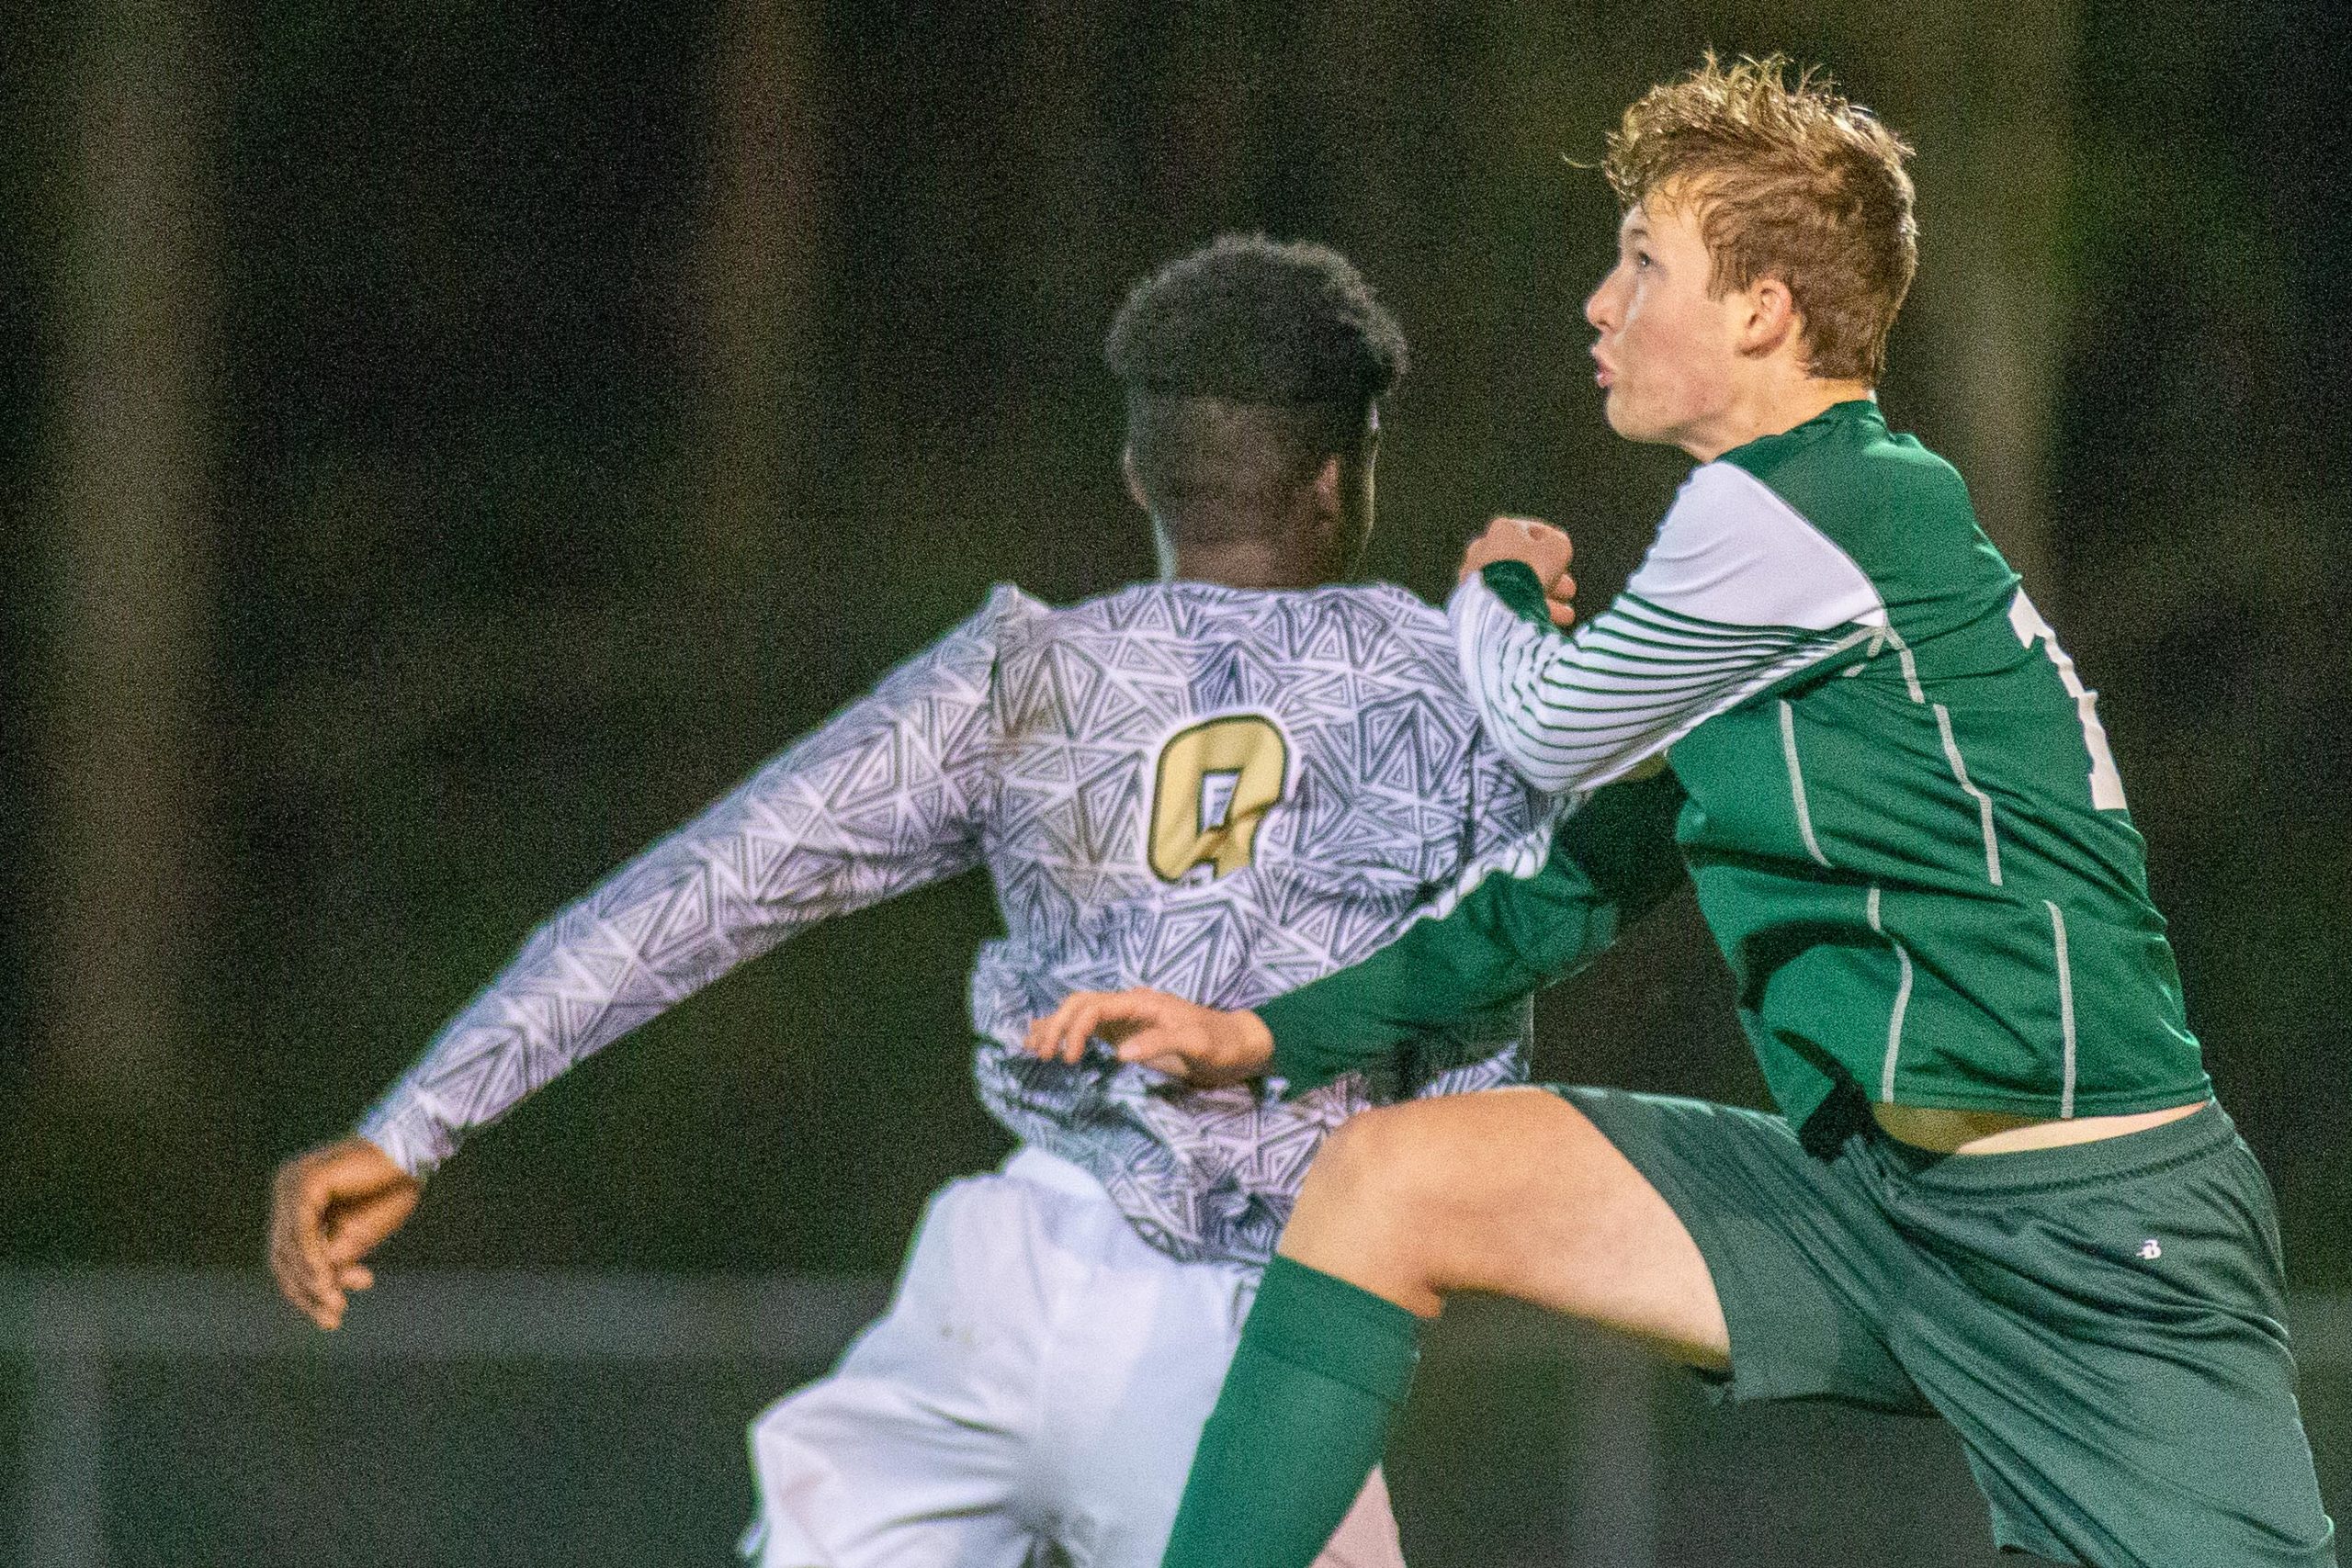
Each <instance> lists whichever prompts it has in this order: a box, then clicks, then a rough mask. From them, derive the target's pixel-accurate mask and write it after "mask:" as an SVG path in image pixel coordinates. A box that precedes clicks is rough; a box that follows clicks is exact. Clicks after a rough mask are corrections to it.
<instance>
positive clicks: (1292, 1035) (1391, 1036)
mask: <svg viewBox="0 0 2352 1568" xmlns="http://www.w3.org/2000/svg"><path fill="white" fill-rule="evenodd" d="M1681 803H1682V790H1681V786H1680V784H1678V783H1677V782H1676V780H1675V779H1674V776H1673V775H1672V774H1671V773H1666V772H1664V771H1660V772H1658V773H1656V774H1654V775H1651V776H1647V777H1645V778H1643V779H1641V780H1640V781H1638V782H1632V783H1627V784H1618V785H1614V786H1612V787H1611V788H1608V789H1604V790H1602V791H1600V793H1599V794H1597V795H1594V796H1593V797H1592V799H1591V800H1590V801H1589V802H1587V803H1586V804H1585V806H1584V807H1583V808H1582V809H1581V810H1579V811H1577V813H1575V814H1574V815H1573V816H1571V817H1569V818H1566V820H1565V821H1564V822H1562V824H1561V825H1560V828H1559V829H1558V831H1557V832H1556V833H1555V835H1554V836H1553V839H1552V841H1551V843H1550V845H1549V846H1548V849H1547V851H1546V852H1545V853H1544V856H1543V858H1542V860H1541V862H1540V863H1536V864H1530V865H1517V866H1504V867H1496V868H1490V869H1487V870H1486V871H1485V872H1484V873H1483V874H1479V875H1478V876H1477V878H1476V881H1475V882H1473V883H1472V884H1471V885H1470V886H1468V887H1467V888H1466V889H1464V890H1463V891H1461V892H1460V894H1459V896H1458V897H1455V898H1454V899H1453V901H1452V904H1451V907H1450V908H1445V907H1440V908H1435V909H1433V910H1432V911H1431V913H1430V915H1429V916H1427V917H1425V918H1424V919H1420V920H1418V921H1416V922H1415V923H1414V924H1412V925H1410V926H1408V927H1407V928H1406V930H1405V932H1404V934H1403V935H1401V936H1399V937H1398V938H1397V940H1396V941H1395V942H1391V943H1390V944H1389V945H1388V946H1386V947H1385V948H1383V949H1381V950H1380V951H1379V952H1378V953H1374V954H1373V955H1372V956H1371V957H1370V958H1367V959H1365V960H1364V961H1363V963H1361V964H1354V965H1352V966H1351V967H1350V968H1346V969H1342V970H1340V971H1338V972H1337V973H1335V974H1331V975H1327V976H1324V977H1323V978H1321V979H1319V980H1317V981H1314V982H1312V983H1311V984H1309V985H1306V986H1302V987H1299V988H1298V989H1297V990H1295V991H1292V992H1290V993H1289V994H1288V995H1286V996H1282V997H1277V998H1274V999H1273V1000H1272V1001H1270V1002H1267V1003H1265V1004H1264V1005H1262V1006H1261V1007H1260V1008H1259V1009H1257V1010H1256V1011H1254V1012H1230V1013H1228V1012H1220V1011H1218V1010H1215V1009H1212V1008H1204V1007H1201V1006H1199V1005H1197V1004H1195V1003H1193V1002H1188V1001H1185V1000H1183V999H1182V998H1176V997H1170V996H1167V995H1165V994H1163V993H1161V992H1158V991H1122V992H1116V993H1111V992H1081V993H1080V994H1079V995H1077V996H1073V997H1071V998H1069V999H1068V1000H1067V1001H1065V1002H1063V1004H1062V1005H1061V1007H1060V1008H1058V1009H1057V1010H1055V1011H1054V1012H1053V1013H1052V1014H1050V1015H1049V1016H1047V1017H1046V1018H1042V1019H1040V1020H1038V1021H1037V1022H1036V1023H1035V1024H1034V1025H1033V1026H1031V1029H1030V1034H1029V1048H1030V1050H1031V1051H1032V1052H1034V1053H1035V1054H1036V1055H1041V1056H1051V1057H1058V1058H1060V1059H1063V1060H1074V1059H1076V1056H1077V1055H1078V1054H1079V1053H1080V1052H1082V1051H1083V1050H1084V1048H1085V1044H1086V1042H1087V1040H1088V1038H1089V1037H1090V1036H1093V1037H1099V1038H1101V1039H1103V1040H1105V1041H1107V1042H1109V1043H1111V1044H1112V1045H1113V1046H1114V1048H1115V1049H1116V1050H1117V1052H1118V1054H1119V1055H1120V1057H1121V1058H1122V1059H1124V1060H1126V1061H1131V1062H1142V1063H1144V1064H1146V1065H1148V1066H1154V1067H1158V1068H1159V1069H1160V1070H1161V1071H1163V1072H1170V1073H1174V1074H1177V1075H1178V1076H1181V1077H1187V1078H1189V1079H1191V1080H1192V1081H1193V1082H1196V1083H1232V1082H1238V1081H1240V1080H1242V1079H1245V1078H1250V1077H1258V1076H1260V1075H1261V1074H1268V1073H1271V1074H1272V1075H1273V1076H1275V1077H1281V1078H1283V1080H1284V1081H1285V1083H1286V1084H1287V1085H1288V1087H1289V1089H1291V1090H1292V1091H1293V1092H1295V1091H1297V1090H1301V1089H1311V1088H1314V1087H1315V1086H1317V1085H1318V1084H1322V1083H1327V1082H1329V1081H1330V1080H1331V1079H1332V1078H1335V1077H1339V1076H1340V1074H1342V1073H1345V1072H1347V1071H1349V1070H1350V1069H1351V1068H1353V1067H1358V1066H1363V1065H1365V1064H1367V1063H1370V1062H1374V1061H1377V1060H1380V1059H1382V1058H1384V1057H1386V1056H1388V1055H1391V1054H1393V1053H1394V1052H1395V1051H1396V1050H1397V1047H1398V1046H1400V1045H1402V1044H1404V1043H1407V1042H1408V1041H1411V1040H1413V1039H1416V1038H1418V1037H1419V1036H1420V1035H1423V1034H1425V1033H1428V1032H1431V1031H1434V1030H1438V1029H1442V1028H1446V1027H1449V1026H1453V1025H1458V1024H1462V1023H1464V1022H1467V1021H1474V1020H1476V1019H1477V1018H1479V1017H1480V1016H1481V1015H1483V1014H1484V1013H1486V1012H1487V1011H1489V1010H1493V1009H1495V1008H1498V1007H1505V1006H1510V1005H1511V1004H1514V1003H1516V1002H1517V1001H1518V1000H1519V998H1521V997H1524V996H1525V995H1526V994H1527V993H1528V992H1529V991H1532V990H1533V989H1535V988H1536V987H1540V986H1544V985H1547V984H1549V983H1551V982H1552V981H1554V980H1557V979H1560V978H1562V977H1564V976H1566V975H1568V974H1570V973H1573V972H1574V971H1575V970H1576V969H1577V968H1579V967H1581V966H1582V965H1583V964H1586V963H1589V961H1590V960H1591V959H1593V958H1594V957H1596V956H1597V955H1598V954H1599V953H1600V952H1601V951H1602V950H1603V949H1604V948H1606V947H1607V946H1608V945H1609V944H1610V943H1611V942H1613V941H1614V940H1615V939H1616V935H1617V933H1618V931H1621V930H1622V929H1623V927H1624V926H1625V925H1626V924H1627V923H1629V922H1631V921H1632V920H1634V919H1637V918H1638V917H1639V916H1641V915H1642V914H1644V913H1645V912H1646V911H1647V910H1648V909H1650V908H1653V907H1654V906H1655V905H1657V903H1658V902H1659V901H1660V900H1661V899H1663V898H1664V897H1666V895H1667V894H1668V893H1669V892H1671V891H1672V890H1673V888H1674V886H1676V885H1677V884H1678V883H1679V881H1680V880H1681V874H1682V863H1681V859H1680V857H1679V855H1678V854H1677V853H1676V852H1675V849H1674V819H1675V817H1676V814H1677V813H1678V812H1679V809H1680V807H1681Z"/></svg>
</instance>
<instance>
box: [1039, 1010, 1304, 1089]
mask: <svg viewBox="0 0 2352 1568" xmlns="http://www.w3.org/2000/svg"><path fill="white" fill-rule="evenodd" d="M1090 1039H1100V1040H1102V1041H1103V1042H1104V1043H1106V1044H1108V1045H1110V1046H1111V1047H1112V1049H1113V1050H1114V1051H1115V1052H1116V1053H1117V1054H1118V1057H1119V1060H1121V1061H1122V1062H1136V1063H1140V1064H1142V1065H1143V1066H1147V1067H1150V1068H1153V1069H1154V1070H1156V1071H1159V1072H1163V1073H1166V1074H1167V1075H1168V1076H1169V1077H1177V1078H1182V1079H1183V1080H1184V1081H1185V1082H1187V1083H1190V1084H1193V1085H1196V1086H1198V1087H1200V1088H1203V1089H1210V1088H1215V1087H1216V1086H1217V1085H1219V1084H1229V1083H1240V1082H1242V1081H1244V1080H1245V1079H1249V1078H1254V1077H1258V1076H1259V1075H1260V1074H1261V1073H1262V1072H1264V1071H1265V1070H1266V1064H1267V1062H1269V1061H1270V1060H1272V1057H1273V1055H1274V1036H1273V1032H1272V1031H1271V1030H1269V1029H1268V1028H1267V1027H1266V1025H1265V1023H1264V1021H1262V1020H1261V1019H1260V1018H1259V1017H1258V1015H1257V1014H1256V1013H1254V1012H1220V1011H1219V1010H1216V1008H1204V1007H1203V1006H1201V1005H1200V1004H1199V1003H1198V1002H1188V1001H1186V1000H1185V999H1184V998H1182V997H1171V996H1170V995H1169V994H1168V993H1167V992H1165V991H1152V990H1145V989H1141V988H1138V989H1136V990H1132V991H1080V992H1078V993H1077V994H1076V995H1074V996H1071V997H1069V998H1067V999H1066V1000H1064V1001H1063V1003H1062V1005H1061V1006H1059V1007H1057V1008H1056V1009H1055V1010H1053V1011H1052V1012H1050V1013H1048V1014H1046V1016H1045V1017H1044V1018H1041V1019H1039V1020H1037V1021H1035V1022H1034V1023H1032V1024H1031V1025H1030V1026H1029V1042H1028V1049H1029V1054H1030V1055H1033V1056H1037V1057H1040V1058H1042V1059H1044V1060H1046V1061H1048V1062H1076V1061H1078V1060H1079V1059H1080V1057H1081V1056H1083V1055H1086V1043H1087V1041H1089V1040H1090Z"/></svg>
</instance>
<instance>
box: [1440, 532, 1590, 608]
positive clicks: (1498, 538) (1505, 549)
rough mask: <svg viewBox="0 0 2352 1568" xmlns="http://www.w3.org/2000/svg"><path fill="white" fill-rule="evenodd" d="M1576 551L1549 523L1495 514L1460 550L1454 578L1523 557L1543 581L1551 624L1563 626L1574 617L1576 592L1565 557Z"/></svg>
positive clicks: (1537, 579)
mask: <svg viewBox="0 0 2352 1568" xmlns="http://www.w3.org/2000/svg"><path fill="white" fill-rule="evenodd" d="M1575 554H1576V547H1575V546H1574V545H1572V544H1570V543H1569V542H1568V536H1566V534H1563V533H1562V532H1560V530H1558V529H1557V528H1555V527H1553V526H1552V525H1550V524H1549V523H1545V522H1544V521H1542V520H1541V519H1539V518H1534V517H1498V518H1496V519H1495V520H1494V521H1493V522H1491V523H1488V524H1487V531H1486V532H1485V533H1483V534H1481V535H1479V536H1477V537H1476V538H1475V539H1473V540H1471V541H1470V547H1469V548H1467V549H1465V550H1464V551H1463V552H1462V570H1461V571H1460V572H1459V573H1458V574H1457V578H1456V580H1457V581H1459V579H1460V578H1464V577H1468V576H1469V575H1470V574H1471V573H1472V572H1474V571H1478V570H1483V569H1484V568H1487V567H1489V566H1492V565H1493V564H1494V563H1495V562H1497V561H1498V560H1515V561H1524V562H1526V563H1527V565H1528V566H1529V567H1530V568H1532V570H1534V572H1535V581H1538V582H1540V583H1542V584H1543V585H1544V606H1545V608H1547V609H1549V610H1550V611H1551V613H1552V624H1553V625H1554V626H1566V625H1567V624H1568V623H1569V622H1570V621H1573V620H1575V619H1576V618H1577V613H1576V608H1575V605H1574V604H1572V603H1571V602H1572V601H1573V600H1574V599H1575V598H1576V596H1577V580H1576V579H1575V578H1573V577H1570V576H1569V575H1568V561H1569V559H1570V558H1572V557H1574V556H1575Z"/></svg>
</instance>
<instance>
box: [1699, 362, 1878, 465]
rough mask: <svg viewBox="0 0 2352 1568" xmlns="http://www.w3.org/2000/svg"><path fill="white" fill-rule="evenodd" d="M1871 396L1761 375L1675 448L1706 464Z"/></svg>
mask: <svg viewBox="0 0 2352 1568" xmlns="http://www.w3.org/2000/svg"><path fill="white" fill-rule="evenodd" d="M1874 395H1875V394H1874V393H1873V391H1872V390H1871V386H1870V383H1868V382H1867V381H1831V380H1824V379H1822V378H1818V377H1814V376H1804V375H1795V376H1767V377H1763V378H1758V380H1757V381H1756V382H1755V383H1754V384H1752V385H1750V386H1748V387H1746V388H1743V389H1741V390H1740V392H1739V394H1738V395H1736V396H1735V397H1734V398H1733V399H1732V400H1730V402H1729V403H1728V404H1727V405H1726V406H1725V407H1724V408H1723V409H1722V410H1721V411H1720V412H1718V413H1717V414H1716V415H1715V416H1714V417H1713V418H1711V419H1709V420H1707V421H1706V422H1705V423H1703V424H1702V425H1694V426H1692V427H1691V428H1690V429H1689V430H1687V431H1685V432H1683V433H1682V434H1680V435H1679V436H1678V437H1677V438H1676V440H1675V445H1676V446H1679V447H1681V448H1682V449H1683V450H1684V451H1685V452H1688V453H1690V454H1691V456H1692V457H1696V458H1697V459H1698V460H1699V461H1701V462H1702V463H1712V462H1713V461H1714V460H1715V459H1716V458H1718V457H1722V456H1723V455H1724V453H1726V452H1728V451H1730V450H1731V449H1732V448H1734V447H1735V446H1747V444H1748V443H1749V442H1751V441H1760V440H1762V439H1763V438H1764V437H1765V436H1768V435H1780V434H1785V433H1787V432H1789V431H1792V430H1794V429H1795V428H1796V427H1797V426H1798V425H1800V424H1803V423H1804V422H1805V421H1807V420H1809V419H1815V418H1818V417H1819V416H1820V415H1821V414H1822V413H1824V412H1826V411H1828V410H1830V409H1833V408H1835V407H1837V406H1838V404H1839V403H1846V402H1852V401H1853V400H1856V399H1858V398H1868V397H1871V396H1874Z"/></svg>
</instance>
